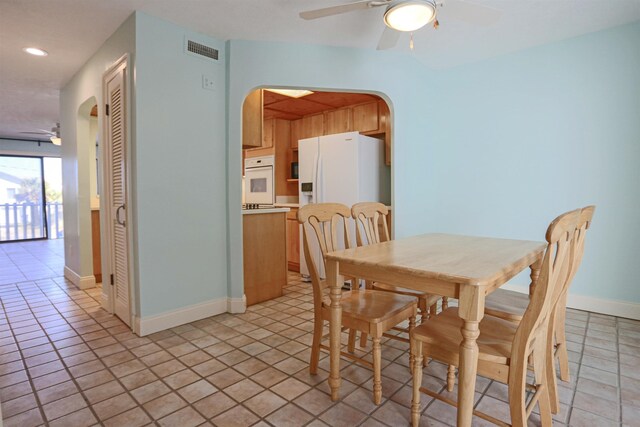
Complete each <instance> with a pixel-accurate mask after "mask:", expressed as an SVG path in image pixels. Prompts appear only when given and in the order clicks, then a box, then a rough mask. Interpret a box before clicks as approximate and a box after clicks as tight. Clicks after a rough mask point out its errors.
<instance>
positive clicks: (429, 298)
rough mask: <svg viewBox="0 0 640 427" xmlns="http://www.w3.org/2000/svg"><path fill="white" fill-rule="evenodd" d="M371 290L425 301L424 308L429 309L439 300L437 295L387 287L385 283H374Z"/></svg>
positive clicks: (398, 287)
mask: <svg viewBox="0 0 640 427" xmlns="http://www.w3.org/2000/svg"><path fill="white" fill-rule="evenodd" d="M372 286H373V289H375V290H379V291H385V292H393V293H396V294H400V295H408V296H412V297H415V298H420V299H424V300H426V304H425V305H426V306H427V307H431V306H432V305H434V304H436V303H437V302H438V300H439V299H440V298H442V297H441V296H439V295H431V294H426V293H424V292H420V291H416V290H413V289H407V288H401V287H400V286H395V285H388V284H386V283H380V282H375V283H374V284H373V285H372Z"/></svg>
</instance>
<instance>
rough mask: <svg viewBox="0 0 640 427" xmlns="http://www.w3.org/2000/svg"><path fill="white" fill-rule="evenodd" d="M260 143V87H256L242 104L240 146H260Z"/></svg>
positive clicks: (245, 147)
mask: <svg viewBox="0 0 640 427" xmlns="http://www.w3.org/2000/svg"><path fill="white" fill-rule="evenodd" d="M262 144H263V142H262V89H258V90H254V91H253V92H251V93H250V94H249V95H247V97H246V98H245V100H244V104H242V148H244V149H248V148H261V147H262Z"/></svg>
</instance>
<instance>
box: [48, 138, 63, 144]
mask: <svg viewBox="0 0 640 427" xmlns="http://www.w3.org/2000/svg"><path fill="white" fill-rule="evenodd" d="M50 139H51V143H52V144H53V145H62V140H61V139H60V138H58V137H57V136H52V137H51V138H50Z"/></svg>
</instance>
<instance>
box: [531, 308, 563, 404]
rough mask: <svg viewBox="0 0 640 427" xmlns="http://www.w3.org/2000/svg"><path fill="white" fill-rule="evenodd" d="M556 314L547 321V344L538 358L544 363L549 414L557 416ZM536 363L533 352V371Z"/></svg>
mask: <svg viewBox="0 0 640 427" xmlns="http://www.w3.org/2000/svg"><path fill="white" fill-rule="evenodd" d="M556 314H557V312H555V313H551V318H550V319H549V331H548V333H547V342H546V343H545V346H544V348H543V349H541V350H539V352H540V353H541V355H540V357H544V363H545V373H544V375H545V377H546V381H545V382H546V385H547V389H548V398H549V401H550V405H551V412H553V413H554V414H557V413H558V412H559V411H560V398H559V396H558V380H557V378H556V357H555V349H554V345H553V342H554V335H555V333H554V332H555V331H556V328H555V326H556V321H555V320H556ZM536 362H537V363H538V364H540V361H536V354H535V352H534V355H533V363H534V369H535V368H536V366H535V364H536Z"/></svg>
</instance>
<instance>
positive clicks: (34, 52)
mask: <svg viewBox="0 0 640 427" xmlns="http://www.w3.org/2000/svg"><path fill="white" fill-rule="evenodd" d="M22 50H24V51H25V52H27V53H30V54H31V55H35V56H47V55H49V53H47V51H46V50H42V49H38V48H37V47H25V48H24V49H22Z"/></svg>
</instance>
